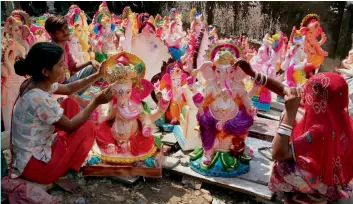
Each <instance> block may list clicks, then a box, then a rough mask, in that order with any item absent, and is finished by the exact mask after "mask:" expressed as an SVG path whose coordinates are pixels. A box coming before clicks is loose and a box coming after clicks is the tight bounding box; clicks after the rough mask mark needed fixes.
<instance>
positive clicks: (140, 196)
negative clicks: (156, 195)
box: [135, 192, 148, 202]
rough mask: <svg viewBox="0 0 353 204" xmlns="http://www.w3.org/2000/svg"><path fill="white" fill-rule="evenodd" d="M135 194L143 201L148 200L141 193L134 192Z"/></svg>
mask: <svg viewBox="0 0 353 204" xmlns="http://www.w3.org/2000/svg"><path fill="white" fill-rule="evenodd" d="M135 194H136V195H137V197H139V198H140V199H141V200H143V201H144V202H148V200H147V198H146V197H145V196H144V195H142V194H141V193H139V192H136V193H135Z"/></svg>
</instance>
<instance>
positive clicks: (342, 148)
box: [268, 72, 353, 203]
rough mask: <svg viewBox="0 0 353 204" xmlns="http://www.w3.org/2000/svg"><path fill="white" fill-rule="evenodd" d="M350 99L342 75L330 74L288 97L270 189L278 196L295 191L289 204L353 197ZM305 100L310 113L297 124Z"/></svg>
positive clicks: (275, 144) (275, 147)
mask: <svg viewBox="0 0 353 204" xmlns="http://www.w3.org/2000/svg"><path fill="white" fill-rule="evenodd" d="M301 96H303V98H302V99H303V100H302V101H301ZM348 100H349V99H348V85H347V83H346V82H345V80H344V79H343V77H341V76H340V75H338V74H335V73H328V72H327V73H318V74H315V75H313V76H312V77H311V78H310V79H309V80H308V81H307V83H306V84H305V85H304V88H303V90H302V91H301V90H299V89H296V88H293V89H291V90H290V93H289V94H288V95H286V96H285V108H286V110H285V111H284V113H283V114H282V117H281V120H280V125H279V128H278V131H277V135H276V136H275V138H274V140H273V152H272V157H273V159H274V160H275V163H274V166H273V169H272V174H271V177H270V181H269V184H268V187H269V189H270V190H271V191H273V192H291V193H292V194H289V195H288V196H287V197H286V199H287V203H325V202H326V201H327V200H338V199H341V198H349V197H351V196H353V159H352V158H353V146H352V145H353V123H352V119H351V118H350V116H349V113H348V108H347V106H348ZM301 102H302V104H303V105H304V108H305V114H304V116H303V118H302V119H301V120H300V121H298V122H296V121H295V118H296V114H297V110H298V107H299V104H300V103H301ZM298 193H299V194H298ZM305 194H306V195H305ZM319 201H320V202H319Z"/></svg>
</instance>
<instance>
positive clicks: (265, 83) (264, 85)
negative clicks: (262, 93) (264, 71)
mask: <svg viewBox="0 0 353 204" xmlns="http://www.w3.org/2000/svg"><path fill="white" fill-rule="evenodd" d="M264 77H265V83H263V84H262V85H264V86H266V84H267V76H266V75H264Z"/></svg>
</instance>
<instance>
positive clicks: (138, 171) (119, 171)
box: [82, 163, 162, 177]
mask: <svg viewBox="0 0 353 204" xmlns="http://www.w3.org/2000/svg"><path fill="white" fill-rule="evenodd" d="M82 172H83V173H82V175H83V176H123V177H134V176H145V177H162V168H145V167H134V166H120V165H114V164H104V163H101V164H97V165H93V166H84V167H82Z"/></svg>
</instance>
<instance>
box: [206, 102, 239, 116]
mask: <svg viewBox="0 0 353 204" xmlns="http://www.w3.org/2000/svg"><path fill="white" fill-rule="evenodd" d="M209 109H210V113H211V115H212V116H213V117H214V118H215V119H216V120H219V121H223V122H225V121H227V120H230V119H233V118H235V116H236V115H237V114H238V112H239V106H238V104H236V103H235V101H234V100H233V99H231V98H229V99H227V100H223V99H222V98H219V99H216V100H215V101H213V102H212V103H211V104H210V106H209Z"/></svg>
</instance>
